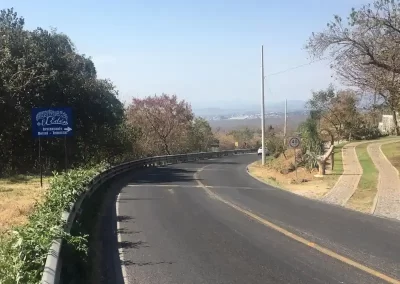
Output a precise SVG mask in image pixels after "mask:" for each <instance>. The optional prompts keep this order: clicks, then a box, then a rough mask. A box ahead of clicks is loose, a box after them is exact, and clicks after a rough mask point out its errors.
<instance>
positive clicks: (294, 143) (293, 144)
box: [289, 137, 300, 180]
mask: <svg viewBox="0 0 400 284" xmlns="http://www.w3.org/2000/svg"><path fill="white" fill-rule="evenodd" d="M299 146H300V138H299V137H291V138H290V139H289V147H290V148H292V149H293V151H294V168H295V170H296V180H297V159H296V149H297V148H298V147H299Z"/></svg>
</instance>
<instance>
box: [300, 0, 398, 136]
mask: <svg viewBox="0 0 400 284" xmlns="http://www.w3.org/2000/svg"><path fill="white" fill-rule="evenodd" d="M399 20H400V1H399V0H375V1H373V2H372V3H370V4H366V5H363V6H361V8H359V9H354V8H353V9H352V10H351V12H350V14H349V16H348V20H347V21H345V20H343V19H342V18H341V17H340V16H338V15H335V16H334V18H333V20H332V21H330V22H329V23H328V24H327V28H326V29H325V30H323V31H321V32H317V33H313V34H312V35H311V37H310V38H309V40H308V42H307V44H306V49H307V50H308V51H309V53H310V55H311V56H312V57H313V58H317V59H318V58H322V57H326V58H328V59H329V60H330V61H331V67H332V69H333V70H334V73H335V75H336V77H337V78H338V80H339V81H340V82H341V83H342V84H343V85H345V86H347V87H349V88H350V89H348V90H336V91H335V90H334V89H333V88H331V87H330V88H328V89H327V90H325V91H321V92H319V93H314V95H313V99H312V100H311V101H310V104H309V106H310V107H311V109H312V110H315V111H317V112H319V113H320V114H322V115H323V119H324V121H325V122H327V123H328V124H330V125H331V126H333V125H334V127H333V128H334V131H335V132H336V134H337V135H338V136H343V135H348V134H355V135H357V134H356V132H357V131H358V132H364V134H365V132H366V131H367V130H366V129H367V128H368V125H369V124H371V123H372V122H371V120H369V119H370V118H372V121H373V124H374V125H376V124H377V121H376V119H377V116H379V115H381V114H382V113H389V114H391V115H393V118H394V119H393V122H394V125H395V127H394V132H395V134H396V135H400V129H399V125H398V120H397V119H398V111H399V108H400V44H399V43H400V21H399ZM359 100H361V101H363V102H364V104H365V102H369V103H367V106H369V107H368V111H369V112H370V115H364V116H363V115H361V116H360V115H358V116H357V115H356V111H355V107H356V106H357V103H358V102H359ZM324 103H327V105H325V106H323V104H324ZM358 106H359V105H358ZM343 114H345V116H343ZM363 114H365V111H364V112H363ZM373 131H375V132H376V130H373Z"/></svg>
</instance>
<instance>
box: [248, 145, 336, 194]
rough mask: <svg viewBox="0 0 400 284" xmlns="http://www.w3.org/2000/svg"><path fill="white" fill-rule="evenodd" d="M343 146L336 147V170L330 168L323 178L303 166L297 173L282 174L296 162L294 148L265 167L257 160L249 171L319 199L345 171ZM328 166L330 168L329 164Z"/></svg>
mask: <svg viewBox="0 0 400 284" xmlns="http://www.w3.org/2000/svg"><path fill="white" fill-rule="evenodd" d="M342 147H343V145H340V146H338V147H336V148H335V153H336V154H335V155H334V165H335V166H334V170H333V171H329V170H328V171H327V175H326V176H324V177H323V178H316V177H314V175H315V174H317V171H315V170H314V171H312V172H309V171H308V170H306V169H305V168H302V167H299V168H298V169H297V174H296V171H294V172H290V173H288V174H282V173H281V172H280V171H281V170H282V169H285V168H287V167H289V166H290V164H291V163H293V164H294V152H293V150H288V151H286V152H285V156H286V157H285V156H283V155H281V156H279V157H278V158H276V159H269V160H268V162H267V164H266V166H265V167H263V166H262V165H261V163H260V161H257V162H255V163H253V164H251V165H250V166H249V172H250V173H251V174H252V175H254V176H255V177H257V178H259V179H261V180H263V181H265V182H266V183H268V184H270V185H272V186H274V187H278V188H281V189H284V190H288V191H291V192H293V193H296V194H298V195H302V196H306V197H308V198H314V199H319V198H321V197H322V196H324V195H325V194H326V193H327V192H328V191H329V190H330V189H331V188H332V186H333V185H334V184H335V183H336V181H337V179H338V178H339V176H340V175H341V173H342V172H343V164H342V154H341V150H342ZM327 167H328V168H329V165H328V166H327Z"/></svg>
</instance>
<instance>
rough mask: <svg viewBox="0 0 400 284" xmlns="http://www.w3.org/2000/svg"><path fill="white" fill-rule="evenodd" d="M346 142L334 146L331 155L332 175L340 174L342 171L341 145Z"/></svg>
mask: <svg viewBox="0 0 400 284" xmlns="http://www.w3.org/2000/svg"><path fill="white" fill-rule="evenodd" d="M346 144H347V143H343V144H340V145H338V146H335V150H334V157H333V171H332V174H334V175H341V174H342V173H343V157H342V149H343V146H344V145H346Z"/></svg>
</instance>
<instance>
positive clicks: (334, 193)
mask: <svg viewBox="0 0 400 284" xmlns="http://www.w3.org/2000/svg"><path fill="white" fill-rule="evenodd" d="M367 142H368V141H361V142H352V143H349V144H347V145H345V146H343V148H342V159H343V174H342V175H341V176H340V177H339V180H338V181H337V183H336V184H335V186H334V187H333V188H332V189H331V190H330V191H329V192H328V193H327V194H326V195H325V196H324V197H322V200H323V201H326V202H329V203H333V204H337V205H344V204H346V202H347V201H348V200H349V199H350V197H351V196H352V195H353V193H354V191H355V190H356V189H357V186H358V182H359V181H360V178H361V175H362V172H363V171H362V167H361V165H360V162H359V161H358V158H357V153H356V149H355V147H356V146H358V145H360V144H363V143H367Z"/></svg>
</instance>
